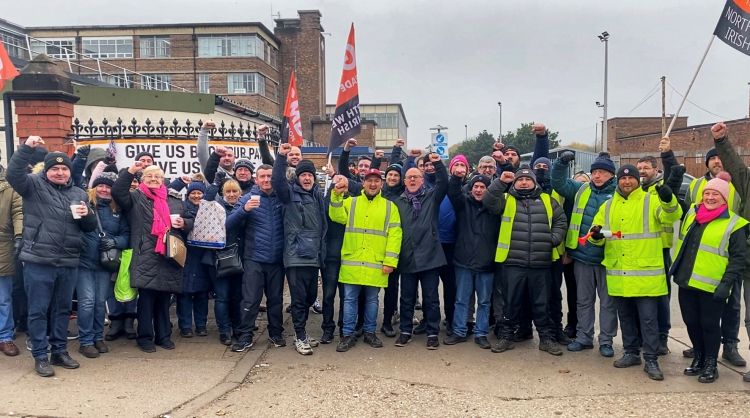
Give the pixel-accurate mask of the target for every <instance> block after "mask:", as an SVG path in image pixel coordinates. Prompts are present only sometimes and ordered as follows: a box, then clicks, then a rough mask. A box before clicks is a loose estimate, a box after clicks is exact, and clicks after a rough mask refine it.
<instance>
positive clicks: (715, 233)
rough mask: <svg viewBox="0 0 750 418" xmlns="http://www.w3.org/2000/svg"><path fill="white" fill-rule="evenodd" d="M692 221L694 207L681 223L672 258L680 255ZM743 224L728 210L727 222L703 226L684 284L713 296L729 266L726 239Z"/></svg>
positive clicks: (716, 222)
mask: <svg viewBox="0 0 750 418" xmlns="http://www.w3.org/2000/svg"><path fill="white" fill-rule="evenodd" d="M694 221H695V206H694V207H692V208H690V211H688V213H687V215H685V220H684V221H683V222H682V228H680V234H679V235H678V239H677V247H675V254H679V253H680V249H681V248H682V243H683V240H684V239H685V236H686V235H687V233H688V231H689V230H690V227H691V226H692V225H693V222H694ZM747 224H748V222H747V220H745V219H744V218H742V217H741V216H739V215H737V214H736V213H734V212H732V211H731V210H730V211H729V217H728V218H716V219H714V220H713V221H711V222H709V223H708V224H707V225H706V229H705V230H704V231H703V236H701V242H700V245H699V246H698V253H697V254H696V255H695V265H694V266H693V271H692V273H691V275H690V280H688V286H690V287H692V288H694V289H699V290H703V291H704V292H708V293H714V291H715V290H716V287H717V286H718V285H719V283H720V282H721V278H722V277H724V271H725V270H726V268H727V264H729V237H730V235H732V233H734V232H735V231H736V230H738V229H740V228H742V227H744V226H745V225H747Z"/></svg>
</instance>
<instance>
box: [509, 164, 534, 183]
mask: <svg viewBox="0 0 750 418" xmlns="http://www.w3.org/2000/svg"><path fill="white" fill-rule="evenodd" d="M521 177H528V178H530V179H532V180H534V184H536V174H534V171H532V170H531V169H530V168H529V167H528V166H524V167H523V168H519V169H518V170H516V180H518V179H520V178H521ZM513 182H514V183H515V180H514V181H513Z"/></svg>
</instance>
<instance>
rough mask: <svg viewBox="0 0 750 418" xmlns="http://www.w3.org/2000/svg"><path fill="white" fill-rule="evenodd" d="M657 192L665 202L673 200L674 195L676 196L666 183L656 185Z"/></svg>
mask: <svg viewBox="0 0 750 418" xmlns="http://www.w3.org/2000/svg"><path fill="white" fill-rule="evenodd" d="M656 193H658V194H659V199H660V200H661V201H662V202H664V203H669V202H671V201H672V197H673V196H674V194H673V193H672V189H671V188H670V187H669V186H667V185H666V184H664V185H661V186H656Z"/></svg>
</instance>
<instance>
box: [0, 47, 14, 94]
mask: <svg viewBox="0 0 750 418" xmlns="http://www.w3.org/2000/svg"><path fill="white" fill-rule="evenodd" d="M17 75H18V70H16V67H15V66H14V65H13V63H12V62H11V61H10V57H9V56H8V52H6V51H5V46H3V43H2V42H0V90H2V89H3V87H5V82H6V81H10V80H13V79H14V78H15V77H16V76H17Z"/></svg>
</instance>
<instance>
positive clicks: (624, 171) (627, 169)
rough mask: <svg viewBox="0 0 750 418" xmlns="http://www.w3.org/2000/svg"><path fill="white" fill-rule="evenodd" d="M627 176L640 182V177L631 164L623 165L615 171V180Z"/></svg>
mask: <svg viewBox="0 0 750 418" xmlns="http://www.w3.org/2000/svg"><path fill="white" fill-rule="evenodd" d="M627 176H630V177H634V178H635V179H636V180H638V182H639V183H640V182H641V175H640V174H639V173H638V169H637V168H635V166H634V165H633V164H625V165H624V166H622V167H620V169H619V170H617V180H620V179H621V178H623V177H627Z"/></svg>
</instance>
